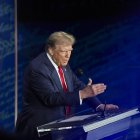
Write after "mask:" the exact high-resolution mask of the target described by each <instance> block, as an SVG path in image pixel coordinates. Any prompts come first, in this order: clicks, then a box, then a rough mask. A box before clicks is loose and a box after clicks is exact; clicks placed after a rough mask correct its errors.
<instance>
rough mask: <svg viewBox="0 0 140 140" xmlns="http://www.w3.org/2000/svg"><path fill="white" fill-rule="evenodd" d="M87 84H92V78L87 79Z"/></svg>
mask: <svg viewBox="0 0 140 140" xmlns="http://www.w3.org/2000/svg"><path fill="white" fill-rule="evenodd" d="M87 85H88V86H90V85H92V79H91V78H89V79H88V84H87Z"/></svg>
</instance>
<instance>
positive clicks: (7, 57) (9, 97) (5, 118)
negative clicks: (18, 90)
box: [0, 0, 14, 131]
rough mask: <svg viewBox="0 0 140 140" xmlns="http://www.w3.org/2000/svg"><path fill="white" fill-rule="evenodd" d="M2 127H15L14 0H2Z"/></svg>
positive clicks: (0, 45)
mask: <svg viewBox="0 0 140 140" xmlns="http://www.w3.org/2000/svg"><path fill="white" fill-rule="evenodd" d="M0 128H1V129H5V130H6V131H12V130H13V128H14V0H12V1H10V0H0Z"/></svg>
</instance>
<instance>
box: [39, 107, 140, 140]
mask: <svg viewBox="0 0 140 140" xmlns="http://www.w3.org/2000/svg"><path fill="white" fill-rule="evenodd" d="M138 114H140V110H139V108H133V109H129V110H127V111H124V112H119V113H105V114H104V116H103V115H102V113H101V112H98V113H95V114H88V115H80V116H78V115H77V116H73V117H70V118H66V119H60V120H56V121H53V122H50V123H47V124H44V125H41V126H38V127H37V132H38V136H39V137H42V136H44V135H46V134H47V133H48V132H52V133H57V132H58V133H59V132H60V131H64V130H65V131H70V130H74V131H73V132H76V131H77V134H78V133H79V131H78V130H80V132H82V133H85V134H86V140H94V139H102V138H105V137H108V136H112V135H115V134H117V133H120V132H123V131H126V130H128V129H129V128H130V127H131V121H132V118H133V117H134V116H139V115H138ZM68 134H69V133H68ZM73 139H74V138H73ZM71 140H72V137H71Z"/></svg>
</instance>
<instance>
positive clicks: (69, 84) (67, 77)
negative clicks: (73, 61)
mask: <svg viewBox="0 0 140 140" xmlns="http://www.w3.org/2000/svg"><path fill="white" fill-rule="evenodd" d="M62 69H63V73H64V76H65V81H66V84H67V88H68V91H72V85H71V83H72V82H71V80H70V75H69V72H68V69H67V67H62Z"/></svg>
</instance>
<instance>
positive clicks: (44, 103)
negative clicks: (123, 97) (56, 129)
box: [16, 31, 118, 139]
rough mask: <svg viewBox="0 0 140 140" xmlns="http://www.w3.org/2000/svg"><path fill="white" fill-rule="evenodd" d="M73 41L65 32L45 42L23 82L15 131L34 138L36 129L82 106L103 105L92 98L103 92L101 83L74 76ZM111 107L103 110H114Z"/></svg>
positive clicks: (56, 33) (113, 107)
mask: <svg viewBox="0 0 140 140" xmlns="http://www.w3.org/2000/svg"><path fill="white" fill-rule="evenodd" d="M74 43H75V38H74V36H73V35H70V34H68V33H65V32H61V31H60V32H54V33H52V34H51V35H50V36H49V37H48V40H47V43H46V46H45V52H43V53H41V54H40V55H39V56H38V57H36V58H35V59H33V60H32V61H31V63H30V64H29V66H28V67H27V69H26V71H25V75H24V81H23V109H22V112H21V113H20V114H19V116H18V120H17V125H16V130H17V132H19V133H21V134H23V135H26V136H28V137H30V138H32V139H33V138H34V139H35V138H37V137H38V136H37V130H36V128H37V126H40V125H43V124H45V123H48V122H51V121H54V120H57V119H60V118H64V117H65V116H69V115H71V114H74V113H75V110H76V108H77V107H78V106H80V105H81V104H83V103H84V102H85V103H88V104H90V105H91V107H92V108H94V109H96V110H103V108H104V104H101V102H100V101H99V100H98V99H97V98H96V97H95V96H96V95H98V94H101V93H103V92H104V91H105V89H106V85H105V84H103V83H99V84H92V80H91V79H89V82H88V84H87V85H85V84H83V83H82V82H81V81H80V80H78V78H77V77H76V76H75V75H74V73H73V72H72V70H71V69H70V66H69V65H68V61H69V59H70V56H71V52H72V50H73V44H74ZM116 108H118V106H116V105H113V104H108V105H106V109H116Z"/></svg>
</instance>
